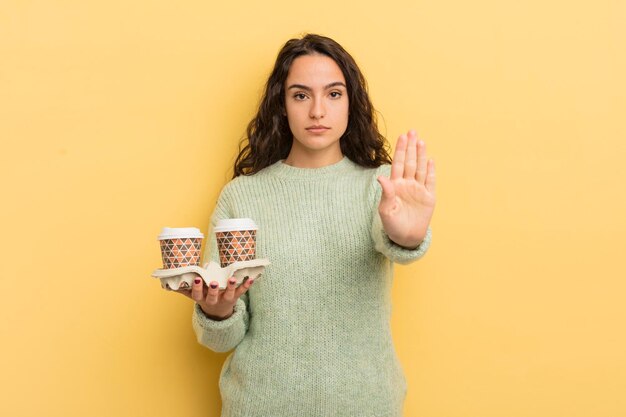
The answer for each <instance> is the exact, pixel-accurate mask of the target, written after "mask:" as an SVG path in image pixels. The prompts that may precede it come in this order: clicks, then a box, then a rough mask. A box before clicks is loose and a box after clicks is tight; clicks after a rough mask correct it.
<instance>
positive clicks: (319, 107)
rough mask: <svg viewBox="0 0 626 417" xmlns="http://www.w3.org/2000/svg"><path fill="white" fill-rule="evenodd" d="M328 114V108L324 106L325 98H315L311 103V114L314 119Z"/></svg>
mask: <svg viewBox="0 0 626 417" xmlns="http://www.w3.org/2000/svg"><path fill="white" fill-rule="evenodd" d="M325 115H326V108H325V107H324V103H323V100H319V99H314V100H312V103H311V110H310V111H309V116H310V117H311V118H312V119H321V118H322V117H324V116H325Z"/></svg>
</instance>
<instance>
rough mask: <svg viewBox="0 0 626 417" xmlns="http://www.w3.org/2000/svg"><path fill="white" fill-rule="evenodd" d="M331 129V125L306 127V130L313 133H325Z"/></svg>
mask: <svg viewBox="0 0 626 417" xmlns="http://www.w3.org/2000/svg"><path fill="white" fill-rule="evenodd" d="M329 129H330V127H326V126H309V127H307V128H306V130H308V131H309V132H311V133H323V132H326V131H327V130H329Z"/></svg>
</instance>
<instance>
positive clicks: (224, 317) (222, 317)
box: [200, 306, 235, 321]
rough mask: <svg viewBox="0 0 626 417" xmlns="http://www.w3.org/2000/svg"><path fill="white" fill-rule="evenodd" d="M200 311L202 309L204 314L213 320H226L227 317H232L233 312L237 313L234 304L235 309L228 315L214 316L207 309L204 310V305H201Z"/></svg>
mask: <svg viewBox="0 0 626 417" xmlns="http://www.w3.org/2000/svg"><path fill="white" fill-rule="evenodd" d="M200 311H202V314H204V316H205V317H206V318H207V319H209V320H213V321H223V320H226V319H227V318H229V317H231V316H232V315H233V314H235V307H234V306H233V311H232V312H231V313H230V314H227V315H226V316H214V315H212V314H209V313H207V312H206V311H204V309H203V308H202V306H200Z"/></svg>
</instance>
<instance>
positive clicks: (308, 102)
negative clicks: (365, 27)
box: [285, 54, 349, 159]
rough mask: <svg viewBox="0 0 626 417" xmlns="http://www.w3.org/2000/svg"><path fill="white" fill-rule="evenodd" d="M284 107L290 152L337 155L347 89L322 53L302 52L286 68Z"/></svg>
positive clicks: (345, 122)
mask: <svg viewBox="0 0 626 417" xmlns="http://www.w3.org/2000/svg"><path fill="white" fill-rule="evenodd" d="M285 108H286V111H287V120H288V121H289V128H290V129H291V133H292V134H293V144H292V149H291V154H294V152H295V153H297V154H298V155H300V156H305V155H308V156H313V157H316V158H317V157H320V156H322V157H323V158H331V159H333V157H334V156H335V157H338V158H340V157H341V148H340V146H339V139H340V138H341V136H342V135H343V134H344V132H345V131H346V128H347V127H348V108H349V101H348V91H347V87H346V80H345V78H344V76H343V73H342V72H341V69H340V68H339V66H338V65H337V63H336V62H335V61H334V60H333V59H332V58H329V57H328V56H326V55H319V54H316V55H302V56H299V57H298V58H296V59H295V60H294V61H293V62H292V64H291V67H290V68H289V73H288V75H287V79H286V81H285Z"/></svg>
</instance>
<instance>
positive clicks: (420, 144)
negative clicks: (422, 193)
mask: <svg viewBox="0 0 626 417" xmlns="http://www.w3.org/2000/svg"><path fill="white" fill-rule="evenodd" d="M427 165H428V156H427V155H426V144H425V143H424V141H423V140H419V141H417V176H416V177H415V179H416V180H417V182H419V183H420V184H425V183H426V172H427V170H428V167H427Z"/></svg>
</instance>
